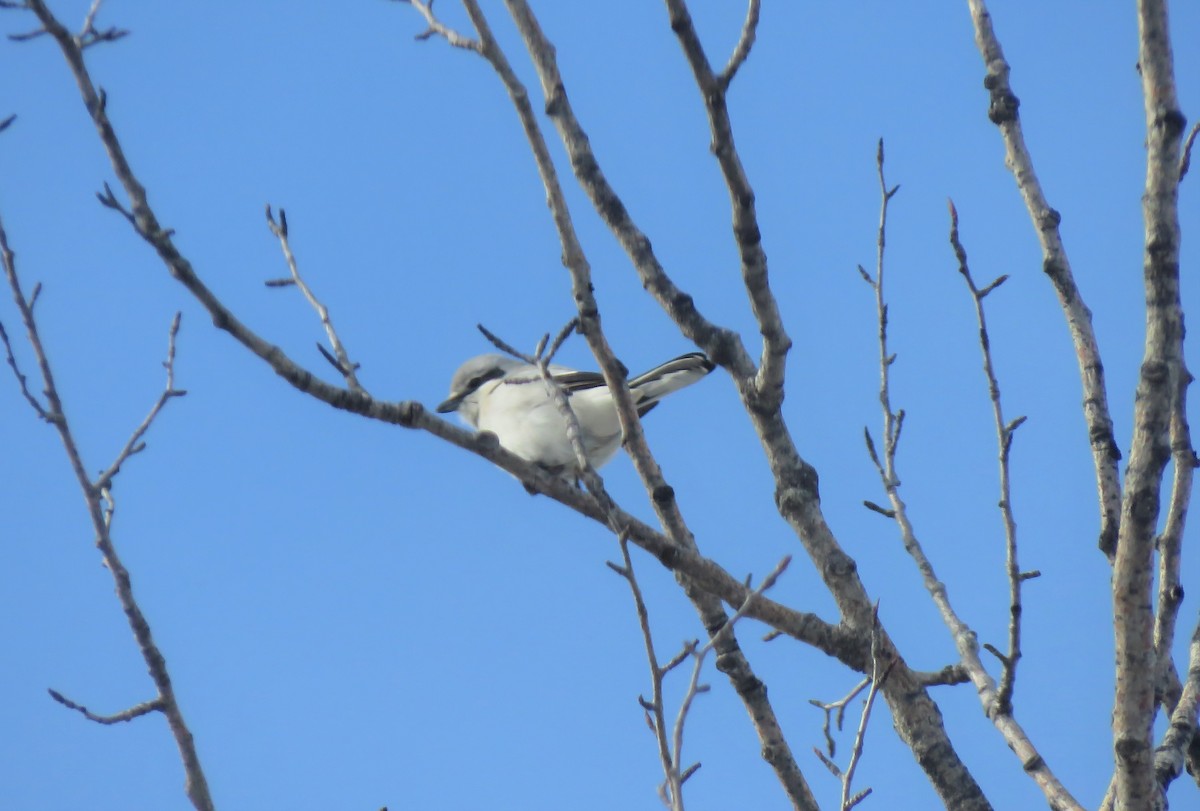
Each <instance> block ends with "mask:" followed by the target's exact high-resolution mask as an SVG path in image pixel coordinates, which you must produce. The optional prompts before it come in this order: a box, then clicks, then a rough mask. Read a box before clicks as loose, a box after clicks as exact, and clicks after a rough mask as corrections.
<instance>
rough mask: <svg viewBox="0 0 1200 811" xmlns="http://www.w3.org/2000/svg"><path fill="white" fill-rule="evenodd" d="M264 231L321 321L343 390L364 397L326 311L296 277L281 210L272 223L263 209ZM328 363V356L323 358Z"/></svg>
mask: <svg viewBox="0 0 1200 811" xmlns="http://www.w3.org/2000/svg"><path fill="white" fill-rule="evenodd" d="M267 227H269V228H270V229H271V233H272V234H274V235H275V238H276V239H278V240H279V247H280V248H281V249H282V250H283V258H284V260H285V261H286V262H287V266H288V271H289V272H290V273H291V281H292V284H294V285H295V286H296V287H298V288H300V292H301V293H303V294H304V298H306V299H308V303H309V304H310V305H311V306H312V308H313V309H314V310H316V312H317V317H318V318H320V319H321V326H322V327H324V328H325V335H326V336H327V337H328V338H329V345H330V346H332V347H333V352H334V355H336V360H334V361H333V366H334V368H335V369H337V370H338V371H339V372H341V374H342V377H344V378H346V388H348V389H349V390H350V391H351V392H353V393H355V394H365V393H366V390H365V389H364V388H363V387H362V385H361V384H360V383H359V382H358V374H357V370H358V364H357V363H354V362H353V361H351V360H350V355H349V353H347V352H346V347H345V345H344V344H343V343H342V340H341V338H339V337H338V334H337V330H336V329H334V328H333V321H332V320H330V318H329V308H328V307H326V306H325V305H324V304H322V303H321V301H320V300H319V299H318V298H317V297H316V295H315V294H314V293H313V291H312V289H311V288H310V287H309V286H308V284H307V283H306V282H305V281H304V279H303V278H302V277H301V276H300V270H299V268H298V267H296V257H295V255H294V254H293V253H292V246H291V243H289V242H288V224H287V215H286V214H285V213H284V211H283V209H282V208H281V209H279V222H276V221H275V216H274V215H273V214H272V213H271V206H269V205H268V206H267ZM326 358H327V359H328V355H326Z"/></svg>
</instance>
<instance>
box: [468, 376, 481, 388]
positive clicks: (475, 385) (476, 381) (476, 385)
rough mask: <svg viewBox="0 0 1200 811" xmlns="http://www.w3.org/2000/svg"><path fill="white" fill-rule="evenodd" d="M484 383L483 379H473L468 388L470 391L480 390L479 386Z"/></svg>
mask: <svg viewBox="0 0 1200 811" xmlns="http://www.w3.org/2000/svg"><path fill="white" fill-rule="evenodd" d="M482 382H483V378H482V377H472V378H471V379H470V380H468V381H467V388H468V389H477V388H479V384H480V383H482Z"/></svg>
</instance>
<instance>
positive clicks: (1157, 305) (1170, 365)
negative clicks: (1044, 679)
mask: <svg viewBox="0 0 1200 811" xmlns="http://www.w3.org/2000/svg"><path fill="white" fill-rule="evenodd" d="M1138 33H1139V38H1138V39H1139V52H1138V56H1139V65H1140V66H1141V74H1142V95H1143V98H1144V101H1145V110H1146V153H1147V154H1146V188H1145V193H1144V195H1143V197H1142V215H1143V219H1144V222H1145V228H1146V236H1145V253H1144V258H1143V275H1144V280H1145V290H1146V343H1145V351H1144V354H1143V358H1142V366H1141V373H1140V375H1139V379H1138V386H1137V394H1136V400H1135V404H1134V417H1133V419H1134V433H1133V441H1132V443H1131V445H1130V452H1129V464H1128V467H1127V468H1126V472H1125V493H1124V499H1123V500H1122V504H1121V529H1120V533H1119V535H1118V541H1117V554H1116V559H1115V562H1114V565H1113V581H1112V589H1113V621H1114V625H1115V631H1116V661H1117V672H1116V677H1117V689H1116V696H1115V697H1114V701H1113V746H1114V751H1115V755H1116V793H1115V799H1116V808H1117V809H1118V811H1132V810H1133V809H1152V808H1163V807H1165V805H1166V798H1165V796H1164V795H1163V793H1162V791H1161V788H1160V786H1159V784H1158V782H1157V781H1156V780H1155V775H1154V764H1153V753H1152V749H1151V746H1152V743H1151V734H1152V724H1153V722H1154V716H1155V713H1156V710H1157V706H1156V702H1155V696H1154V688H1155V676H1156V672H1157V668H1156V664H1157V660H1156V655H1155V650H1154V615H1153V610H1152V606H1151V593H1152V588H1153V579H1154V567H1153V556H1154V539H1155V531H1156V528H1157V525H1158V514H1159V506H1160V503H1161V501H1160V500H1161V498H1162V492H1161V488H1162V477H1163V473H1164V471H1165V468H1166V464H1167V461H1168V460H1169V458H1170V454H1171V446H1170V441H1169V435H1170V426H1171V418H1172V415H1173V414H1178V413H1179V401H1180V393H1181V391H1182V388H1181V383H1182V380H1181V379H1182V378H1183V377H1184V376H1185V375H1186V370H1185V369H1184V366H1183V311H1182V307H1181V305H1180V298H1179V210H1178V202H1179V169H1180V157H1181V148H1182V139H1183V131H1184V118H1183V114H1182V113H1181V112H1180V110H1179V102H1178V99H1177V98H1176V95H1175V75H1174V67H1173V56H1172V53H1171V40H1170V33H1169V29H1168V23H1167V7H1166V3H1165V2H1164V0H1140V1H1139V2H1138ZM1187 464H1191V460H1187Z"/></svg>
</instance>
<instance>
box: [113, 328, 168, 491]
mask: <svg viewBox="0 0 1200 811" xmlns="http://www.w3.org/2000/svg"><path fill="white" fill-rule="evenodd" d="M181 317H182V316H181V314H180V313H175V317H174V318H172V319H171V327H170V329H169V330H168V331H167V359H166V360H165V361H163V368H165V369H166V370H167V383H166V386H164V387H163V390H162V393H160V394H159V395H158V399H157V400H155V401H154V405H153V406H151V407H150V413H149V414H147V415H146V418H145V419H144V420H142V422H141V424H140V425H138V427H137V428H135V429H134V431H133V434H131V435H130V437H129V439H128V441H126V443H125V447H124V448H122V449H121V452H120V453H118V454H117V458H116V459H114V460H113V463H112V464H111V465H109V466H108V469H107V470H105V471H104V472H103V473H101V474H100V477H99V478H98V479H96V481H95V483H94V485H93V486H94V487H95V488H96V489H97V490H106V489H108V487H109V485H110V484H111V483H112V479H113V477H114V476H116V475H117V473H119V472H120V470H121V465H123V464H125V460H126V459H128V458H129V457H130V456H133V455H134V454H135V453H141V452H142V451H143V450H144V449H145V447H146V445H145V443H144V442H142V437H143V436H145V435H146V432H147V431H148V430H150V425H151V424H152V423H153V422H154V420H155V418H157V417H158V414H159V412H160V411H162V409H163V406H165V405H166V404H167V401H168V400H170V399H171V398H173V397H183V396H184V395H186V394H187V391H186V390H184V389H177V388H175V336H177V335H178V334H179V321H180V318H181Z"/></svg>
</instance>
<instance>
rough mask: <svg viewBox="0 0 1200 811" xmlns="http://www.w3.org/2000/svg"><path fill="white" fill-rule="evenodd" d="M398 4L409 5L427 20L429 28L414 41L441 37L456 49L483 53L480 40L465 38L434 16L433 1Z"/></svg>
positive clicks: (417, 0) (414, 0)
mask: <svg viewBox="0 0 1200 811" xmlns="http://www.w3.org/2000/svg"><path fill="white" fill-rule="evenodd" d="M398 2H401V3H408V4H409V5H411V6H412V7H413V8H415V9H416V10H417V13H419V14H420V15H421V16H422V17H424V18H425V24H426V25H427V26H428V27H427V28H426V29H425V30H424V31H422V32H421V33H420V34H417V35H416V36H415V37H413V39H416V40H418V41H422V42H423V41H425V40H427V39H430V38H431V37H441V38H442V39H444V40H446V42H448V43H449V44H451V45H453V46H454V47H455V48H462V49H463V50H465V51H474V52H475V53H482V52H483V46H482V45H481V44H480V43H479V41H478V40H474V39H471V38H470V37H464V36H463V35H462V34H460V33H458V32H457V31H455V30H454V29H453V28H450V27H448V26H446V25H443V24H442V23H441V21H439V20H438V19H437V17H436V16H434V13H433V0H429V2H427V3H423V2H421V0H398Z"/></svg>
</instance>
